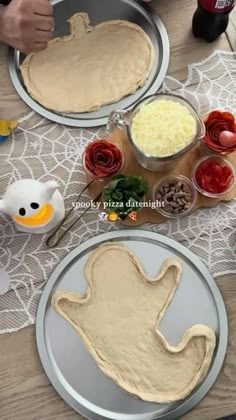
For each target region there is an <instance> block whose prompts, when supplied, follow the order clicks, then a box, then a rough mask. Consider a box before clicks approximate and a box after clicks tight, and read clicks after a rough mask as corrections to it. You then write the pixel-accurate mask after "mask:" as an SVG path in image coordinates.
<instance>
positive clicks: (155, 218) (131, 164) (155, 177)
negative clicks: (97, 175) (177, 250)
mask: <svg viewBox="0 0 236 420" xmlns="http://www.w3.org/2000/svg"><path fill="white" fill-rule="evenodd" d="M109 140H111V141H112V142H114V143H116V144H118V145H119V146H120V147H121V148H122V150H123V152H124V154H125V166H124V169H123V171H122V173H124V174H126V175H141V176H142V177H144V178H146V179H147V180H148V185H149V190H148V193H147V197H146V199H147V201H148V200H152V189H153V186H154V185H155V184H156V183H157V182H158V181H159V180H160V179H161V178H163V177H165V176H167V175H172V174H181V175H185V176H186V177H188V178H190V179H191V172H192V168H193V166H194V164H195V163H196V162H197V160H198V159H200V158H201V157H202V156H204V155H206V152H205V151H204V149H203V147H202V145H201V144H198V145H197V146H196V147H195V148H194V149H192V150H190V151H189V152H188V153H187V154H186V155H185V156H183V157H182V158H181V159H180V160H179V161H178V162H177V163H176V166H175V167H174V168H173V169H172V170H171V171H168V172H162V173H160V172H158V173H157V172H150V171H147V170H146V169H144V168H143V167H142V166H140V165H139V163H138V162H137V160H136V158H135V156H134V153H133V150H132V148H131V146H130V145H129V142H128V139H127V134H126V130H125V129H124V130H123V129H122V130H116V131H114V132H113V133H112V135H111V136H110V138H109ZM226 159H227V160H229V161H230V162H231V163H232V164H233V166H234V167H235V168H236V151H235V152H233V153H231V154H230V155H228V156H227V157H226ZM88 180H89V179H88ZM106 183H107V182H101V181H99V182H95V183H93V184H92V185H91V187H90V188H89V192H90V195H91V197H92V198H95V197H96V195H97V194H98V193H99V192H100V191H101V189H102V188H103V186H105V185H106ZM234 197H236V185H235V186H234V188H233V189H232V190H231V191H230V193H228V194H226V195H225V196H223V197H220V198H209V197H205V196H203V195H202V194H200V193H198V198H197V202H196V205H195V208H194V209H193V211H194V210H196V209H198V208H199V207H214V206H215V205H216V204H218V203H219V202H221V201H230V200H232V198H234ZM166 220H167V219H166V218H165V217H164V216H162V215H161V214H160V213H159V212H158V211H157V210H156V209H154V210H153V209H151V208H144V209H143V210H142V211H141V212H140V213H138V218H137V221H136V222H134V221H132V220H131V219H129V218H127V219H126V220H125V221H124V222H122V224H124V225H127V226H139V225H142V224H144V223H157V224H158V223H162V222H164V221H166Z"/></svg>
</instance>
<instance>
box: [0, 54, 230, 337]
mask: <svg viewBox="0 0 236 420" xmlns="http://www.w3.org/2000/svg"><path fill="white" fill-rule="evenodd" d="M163 90H164V91H166V92H175V93H178V94H180V95H182V96H184V97H186V98H187V99H188V100H190V101H191V102H192V104H193V105H194V106H195V107H196V109H197V110H198V112H199V113H200V114H205V113H206V112H208V111H209V110H210V109H213V108H214V109H215V108H223V109H225V110H229V111H231V112H234V113H236V54H234V53H229V52H223V51H216V52H215V53H214V54H213V55H211V56H210V57H209V58H208V59H206V60H204V61H202V62H200V63H196V64H192V65H191V66H189V71H188V78H187V81H186V82H185V83H180V82H179V81H178V80H175V79H173V78H171V77H166V79H165V81H164V85H163ZM103 133H104V128H99V129H77V128H74V129H73V128H68V127H64V126H60V125H58V124H54V123H52V122H50V121H47V120H46V119H44V118H42V117H40V116H38V115H37V114H35V113H34V112H31V113H30V114H29V115H27V116H26V117H24V118H23V119H22V120H21V121H20V124H19V127H18V128H17V130H16V131H15V133H14V134H13V136H12V138H9V139H8V140H7V141H5V142H4V143H2V144H0V154H1V165H0V196H1V195H2V194H3V193H4V191H5V190H6V188H7V186H8V185H9V184H11V183H12V182H14V181H16V180H17V179H20V178H34V179H38V180H40V181H46V180H48V179H55V180H57V181H58V183H59V186H60V191H61V192H62V194H63V195H64V197H65V198H66V199H65V202H66V208H67V209H69V208H70V207H71V203H72V201H73V200H74V199H75V198H76V195H77V194H78V192H79V191H80V190H81V189H82V188H83V186H84V185H85V175H84V172H83V169H82V165H81V155H82V152H83V150H84V146H85V145H86V144H87V143H88V142H89V141H91V140H93V139H95V138H96V137H100V136H102V135H103ZM115 228H116V227H115V225H114V224H112V223H108V222H102V221H100V220H99V218H98V213H97V212H96V211H95V210H93V211H91V212H89V213H88V214H87V215H86V216H85V217H84V218H83V219H82V220H81V221H80V222H78V224H77V225H76V226H75V227H74V228H73V229H72V231H71V232H70V233H68V234H67V236H66V237H65V238H64V240H63V241H62V242H61V243H60V244H59V246H58V247H57V248H55V249H47V247H46V245H45V238H46V236H45V235H30V234H24V233H19V232H17V231H16V230H15V228H14V226H13V223H12V222H11V221H10V220H9V218H8V217H7V216H5V215H3V214H0V282H1V278H3V277H4V272H6V273H8V275H9V276H10V289H9V291H8V292H7V293H5V294H3V295H2V296H0V333H5V332H13V331H17V330H19V329H20V328H23V327H26V326H27V325H30V324H33V323H34V322H35V316H36V311H37V306H38V302H39V299H40V296H41V293H42V291H43V288H44V285H45V283H46V282H47V279H48V278H49V276H50V274H51V272H52V271H53V270H54V268H55V267H56V265H57V264H58V263H59V262H60V261H61V260H62V258H63V257H64V256H65V255H66V254H67V253H68V252H69V251H71V250H72V249H73V248H74V247H75V246H77V245H78V244H80V243H81V242H83V241H85V240H86V239H88V238H90V237H92V236H95V235H98V234H99V233H101V232H105V231H109V230H113V229H115ZM142 228H145V229H148V230H152V231H155V232H158V233H161V234H164V235H167V236H169V237H171V238H173V239H176V240H177V241H179V242H181V243H182V244H184V245H186V246H187V247H188V248H189V249H191V251H193V252H194V253H196V254H197V255H199V257H200V258H201V259H202V260H203V261H204V262H205V263H206V264H207V266H208V267H209V269H210V270H211V272H212V273H213V275H214V276H218V275H220V274H225V273H235V272H236V200H233V201H231V202H229V203H221V204H219V205H218V206H217V207H215V208H212V209H200V210H198V211H196V212H195V213H194V214H192V215H190V216H188V217H185V218H183V219H179V220H169V221H168V222H166V223H163V224H161V225H151V224H148V225H144V226H143V227H142Z"/></svg>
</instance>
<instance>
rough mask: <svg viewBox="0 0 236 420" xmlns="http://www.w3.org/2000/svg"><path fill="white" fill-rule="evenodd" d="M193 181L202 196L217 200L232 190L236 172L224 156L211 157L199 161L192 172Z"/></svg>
mask: <svg viewBox="0 0 236 420" xmlns="http://www.w3.org/2000/svg"><path fill="white" fill-rule="evenodd" d="M192 181H193V184H194V186H195V188H196V189H197V190H198V191H199V192H200V193H201V194H203V195H205V196H207V197H212V198H217V197H221V196H223V195H226V194H227V193H229V192H230V191H231V190H232V188H233V187H234V185H235V171H234V168H233V166H232V165H231V163H230V162H229V161H227V160H226V159H224V158H223V157H222V156H219V155H211V156H207V157H204V158H202V159H200V160H198V161H197V163H196V165H195V166H194V168H193V171H192Z"/></svg>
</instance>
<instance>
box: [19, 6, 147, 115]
mask: <svg viewBox="0 0 236 420" xmlns="http://www.w3.org/2000/svg"><path fill="white" fill-rule="evenodd" d="M69 23H70V28H71V29H70V30H71V34H70V35H68V36H65V37H62V38H55V39H54V40H52V41H51V42H49V44H48V48H47V49H46V50H44V51H40V52H38V53H33V54H30V55H28V56H27V57H26V59H25V60H24V62H23V64H22V65H21V74H22V77H23V80H24V84H25V86H26V88H27V90H28V92H29V94H30V95H31V96H32V97H33V98H34V99H35V100H36V101H38V102H39V103H40V104H42V105H43V106H45V107H46V108H49V109H53V110H54V111H59V112H72V113H76V112H86V111H95V110H98V109H100V108H101V107H102V106H103V105H106V104H111V103H114V102H117V101H119V100H120V99H122V98H124V97H125V96H127V95H129V94H131V93H134V92H135V91H136V90H137V89H138V87H140V86H143V85H144V83H145V81H146V79H147V77H148V76H149V74H150V71H151V67H152V63H153V58H154V49H153V45H152V43H151V41H150V39H149V37H148V36H147V35H146V33H145V32H144V31H143V30H142V29H141V28H140V27H139V26H138V25H136V24H134V23H131V22H128V21H125V20H124V21H123V20H113V21H107V22H103V23H101V24H99V25H97V26H95V27H92V26H90V24H89V17H88V15H87V13H77V14H75V15H74V16H72V17H71V18H70V19H69Z"/></svg>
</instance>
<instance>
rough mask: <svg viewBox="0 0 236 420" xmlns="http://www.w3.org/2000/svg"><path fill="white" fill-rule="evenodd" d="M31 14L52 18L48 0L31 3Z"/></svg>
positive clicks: (51, 8) (51, 9)
mask: <svg viewBox="0 0 236 420" xmlns="http://www.w3.org/2000/svg"><path fill="white" fill-rule="evenodd" d="M33 12H34V13H35V14H36V15H41V16H52V15H53V7H52V5H51V3H50V2H49V0H37V1H34V2H33Z"/></svg>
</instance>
